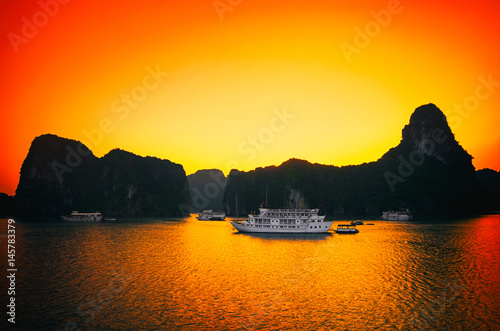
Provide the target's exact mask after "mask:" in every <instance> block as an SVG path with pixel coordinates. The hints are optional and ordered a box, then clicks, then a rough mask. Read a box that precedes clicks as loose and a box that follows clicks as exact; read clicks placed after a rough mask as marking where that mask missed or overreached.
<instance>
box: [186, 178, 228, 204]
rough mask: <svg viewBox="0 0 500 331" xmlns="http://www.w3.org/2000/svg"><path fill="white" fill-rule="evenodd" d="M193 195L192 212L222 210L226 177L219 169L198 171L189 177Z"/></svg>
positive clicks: (190, 189)
mask: <svg viewBox="0 0 500 331" xmlns="http://www.w3.org/2000/svg"><path fill="white" fill-rule="evenodd" d="M187 180H188V183H189V191H190V194H191V207H192V208H191V211H192V212H193V213H196V212H198V211H201V210H203V209H212V210H222V209H223V208H224V205H223V203H222V197H223V196H224V190H225V188H226V176H224V173H223V172H222V171H221V170H218V169H205V170H198V171H197V172H195V173H194V174H191V175H189V176H187Z"/></svg>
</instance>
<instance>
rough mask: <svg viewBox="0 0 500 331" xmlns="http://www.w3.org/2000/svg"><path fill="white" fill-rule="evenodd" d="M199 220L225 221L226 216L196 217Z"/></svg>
mask: <svg viewBox="0 0 500 331" xmlns="http://www.w3.org/2000/svg"><path fill="white" fill-rule="evenodd" d="M196 219H197V220H198V221H224V220H225V218H222V217H199V216H198V217H196Z"/></svg>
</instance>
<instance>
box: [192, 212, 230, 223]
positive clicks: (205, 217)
mask: <svg viewBox="0 0 500 331" xmlns="http://www.w3.org/2000/svg"><path fill="white" fill-rule="evenodd" d="M196 218H197V219H198V220H199V221H223V220H225V219H226V213H225V212H223V211H213V210H203V211H202V212H201V213H199V214H198V217H196Z"/></svg>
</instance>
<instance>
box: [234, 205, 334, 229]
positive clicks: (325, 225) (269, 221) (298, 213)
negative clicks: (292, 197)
mask: <svg viewBox="0 0 500 331" xmlns="http://www.w3.org/2000/svg"><path fill="white" fill-rule="evenodd" d="M318 214H319V209H270V208H259V214H258V215H254V214H250V215H248V220H233V221H231V225H232V226H233V227H234V228H235V229H236V230H238V231H239V232H253V233H325V232H328V230H330V227H331V226H332V224H333V221H325V220H324V219H325V216H324V215H318Z"/></svg>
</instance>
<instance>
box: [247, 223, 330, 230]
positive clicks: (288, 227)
mask: <svg viewBox="0 0 500 331" xmlns="http://www.w3.org/2000/svg"><path fill="white" fill-rule="evenodd" d="M243 226H252V227H256V228H281V229H283V228H285V229H295V228H298V226H286V225H285V226H277V225H276V226H274V225H273V226H269V225H267V226H266V225H260V224H257V225H253V224H243ZM312 228H313V226H312V225H311V226H310V227H309V229H312ZM314 228H315V229H317V228H320V229H321V225H320V226H314ZM326 228H328V226H326V225H325V229H326Z"/></svg>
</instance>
